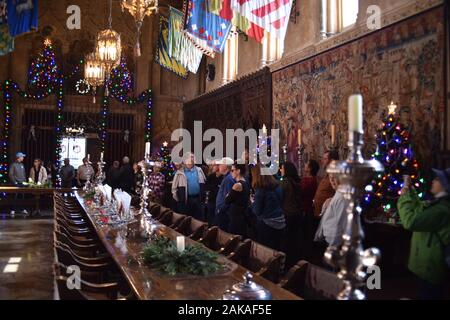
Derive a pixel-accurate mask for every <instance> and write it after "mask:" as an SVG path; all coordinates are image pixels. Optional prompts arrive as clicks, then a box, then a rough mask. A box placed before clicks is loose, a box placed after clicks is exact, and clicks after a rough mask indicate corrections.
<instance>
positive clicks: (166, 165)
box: [159, 141, 175, 181]
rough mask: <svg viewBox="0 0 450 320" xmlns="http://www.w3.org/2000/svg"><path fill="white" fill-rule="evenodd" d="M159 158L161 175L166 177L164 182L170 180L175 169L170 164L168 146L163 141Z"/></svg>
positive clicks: (170, 158)
mask: <svg viewBox="0 0 450 320" xmlns="http://www.w3.org/2000/svg"><path fill="white" fill-rule="evenodd" d="M159 153H160V157H161V159H162V168H161V173H163V174H164V176H165V177H166V181H170V180H172V177H173V174H174V172H175V168H174V166H173V163H172V157H171V156H170V149H169V144H168V143H167V142H166V141H164V142H163V144H162V146H161V149H160V152H159Z"/></svg>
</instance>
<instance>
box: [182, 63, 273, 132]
mask: <svg viewBox="0 0 450 320" xmlns="http://www.w3.org/2000/svg"><path fill="white" fill-rule="evenodd" d="M271 106H272V79H271V74H270V70H269V68H267V67H266V68H263V69H260V70H259V71H257V72H255V73H252V74H249V75H247V76H245V77H242V78H240V79H238V80H236V81H233V82H231V83H228V84H226V85H224V86H222V87H220V88H218V89H216V90H214V91H212V92H210V93H207V94H204V95H202V96H199V97H197V98H195V99H193V100H191V101H188V102H187V103H185V104H184V108H183V111H184V112H183V113H184V127H185V128H186V129H187V130H189V131H190V132H191V134H193V132H194V121H202V127H203V131H205V130H207V129H210V128H215V129H218V130H220V131H221V132H222V133H223V134H225V130H226V129H238V128H242V129H244V130H247V129H250V128H254V129H258V128H261V127H262V125H263V124H265V125H266V126H267V127H269V128H270V127H271V123H272V119H271V109H272V107H271Z"/></svg>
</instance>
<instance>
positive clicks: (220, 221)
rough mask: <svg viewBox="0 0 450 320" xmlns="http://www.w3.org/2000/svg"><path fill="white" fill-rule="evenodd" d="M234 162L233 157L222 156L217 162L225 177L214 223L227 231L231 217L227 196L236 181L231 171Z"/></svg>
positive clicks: (220, 188)
mask: <svg viewBox="0 0 450 320" xmlns="http://www.w3.org/2000/svg"><path fill="white" fill-rule="evenodd" d="M233 163H234V161H233V159H231V158H228V157H225V158H222V159H221V160H219V161H217V162H216V164H218V165H219V172H220V173H221V174H222V176H223V177H224V178H223V180H222V183H221V184H220V187H219V192H218V193H217V198H216V217H215V219H214V224H215V225H217V226H219V228H221V229H222V230H225V231H227V228H228V225H229V217H228V216H227V214H226V212H227V210H226V209H227V204H226V203H225V198H226V196H227V194H228V193H229V192H230V191H231V189H232V188H233V185H234V184H235V183H236V181H235V180H234V179H233V177H232V176H231V173H230V170H231V166H232V165H233Z"/></svg>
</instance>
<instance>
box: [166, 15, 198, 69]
mask: <svg viewBox="0 0 450 320" xmlns="http://www.w3.org/2000/svg"><path fill="white" fill-rule="evenodd" d="M168 53H169V56H171V57H172V58H174V59H175V60H177V61H178V62H180V63H181V65H182V66H184V67H186V68H187V69H188V70H189V71H190V72H192V73H197V71H198V68H199V66H200V63H201V62H202V57H203V53H202V51H201V50H200V49H199V48H197V47H196V46H195V45H194V44H193V43H192V41H191V40H190V39H188V38H187V37H186V35H185V34H184V33H183V13H182V12H181V11H179V10H177V9H175V8H173V7H170V17H169V38H168Z"/></svg>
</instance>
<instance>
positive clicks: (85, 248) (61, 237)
mask: <svg viewBox="0 0 450 320" xmlns="http://www.w3.org/2000/svg"><path fill="white" fill-rule="evenodd" d="M53 234H54V241H59V242H61V243H64V244H66V245H68V246H69V247H70V248H71V249H72V251H73V252H76V253H79V254H80V255H83V256H86V257H95V256H98V255H101V254H103V253H105V251H106V250H105V248H104V247H103V245H101V244H100V243H97V242H94V243H89V244H80V243H77V242H75V241H74V240H73V239H72V238H71V237H69V236H68V235H66V234H65V233H63V232H61V231H59V230H54V231H53Z"/></svg>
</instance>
